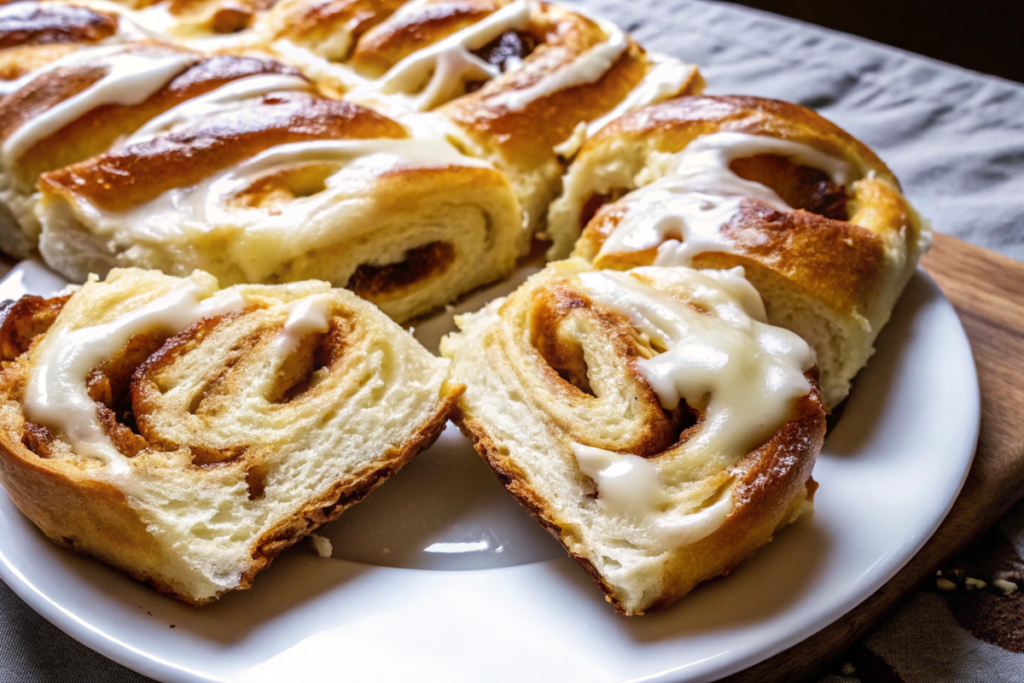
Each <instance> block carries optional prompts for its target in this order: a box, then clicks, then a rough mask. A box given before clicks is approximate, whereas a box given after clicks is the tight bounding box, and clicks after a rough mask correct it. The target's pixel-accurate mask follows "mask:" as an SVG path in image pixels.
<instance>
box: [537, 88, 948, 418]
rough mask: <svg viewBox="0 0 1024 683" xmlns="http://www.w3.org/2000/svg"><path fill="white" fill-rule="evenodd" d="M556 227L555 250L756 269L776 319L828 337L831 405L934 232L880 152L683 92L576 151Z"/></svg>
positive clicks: (818, 128) (764, 110) (838, 133)
mask: <svg viewBox="0 0 1024 683" xmlns="http://www.w3.org/2000/svg"><path fill="white" fill-rule="evenodd" d="M581 230H582V236H580V232H581ZM548 234H549V235H550V237H551V238H552V239H553V241H554V246H553V247H552V249H551V255H552V256H559V255H562V254H566V253H568V251H569V250H570V249H571V248H572V245H573V241H574V240H576V238H577V236H580V238H579V241H578V242H576V245H575V248H574V250H573V252H572V253H573V254H575V255H577V256H581V257H584V258H586V259H588V260H590V261H592V262H593V263H594V265H596V266H597V267H599V268H620V269H622V268H631V267H633V266H637V265H644V264H656V265H686V266H690V265H692V266H694V267H699V268H732V267H734V266H738V265H739V266H743V267H744V268H745V270H746V274H747V277H748V279H749V280H750V281H751V282H752V283H753V284H754V286H755V287H757V289H758V291H759V292H760V293H761V295H762V296H763V297H764V301H765V306H766V308H767V311H768V319H769V321H770V322H772V324H775V325H780V326H782V327H786V328H788V329H790V330H793V331H795V332H797V333H798V334H800V335H801V336H802V337H803V338H804V339H806V340H807V341H808V342H809V343H810V344H811V345H812V346H813V347H814V349H815V351H816V353H817V359H818V365H819V367H820V369H821V384H822V390H823V394H824V397H825V402H826V404H828V405H829V406H835V405H836V404H838V403H839V402H840V401H842V400H843V399H844V398H845V397H846V395H847V393H848V392H849V389H850V380H851V379H852V378H853V377H854V375H856V373H857V372H858V371H859V370H860V369H861V368H862V367H863V366H864V365H865V364H866V363H867V360H868V358H869V357H870V355H871V353H872V352H873V344H874V340H875V337H876V336H877V335H878V333H879V331H880V330H881V329H882V327H883V326H884V325H885V323H886V322H887V321H888V319H889V316H890V314H891V312H892V309H893V307H894V306H895V304H896V301H897V300H898V299H899V296H900V294H901V293H902V291H903V288H904V286H905V285H906V283H907V281H908V280H909V278H910V276H911V274H912V273H913V271H914V269H915V267H916V265H917V261H918V259H919V257H920V256H921V254H922V253H923V251H924V250H925V249H926V248H927V245H928V244H929V241H930V230H929V228H928V226H927V224H926V223H925V222H924V221H922V220H921V218H920V217H919V216H918V215H917V213H916V212H915V211H914V209H913V208H912V207H911V206H910V204H909V203H908V202H907V200H906V199H905V198H904V197H903V194H902V193H901V191H900V186H899V183H898V181H897V180H896V178H895V177H894V176H893V174H892V172H891V171H890V170H889V169H888V168H887V167H886V166H885V164H884V163H882V161H881V160H880V159H879V158H878V157H877V156H875V154H874V153H873V152H872V151H871V150H870V149H868V148H867V147H866V146H864V145H863V144H862V143H860V142H859V141H857V140H855V139H854V138H853V137H852V136H850V135H849V134H848V133H846V132H844V131H842V130H840V129H839V128H838V127H836V126H835V125H833V124H831V123H829V122H828V121H826V120H825V119H823V118H822V117H820V116H818V115H817V114H815V113H813V112H811V111H809V110H807V109H804V108H803V107H799V106H797V105H794V104H788V103H785V102H778V101H774V100H764V99H757V98H752V97H683V98H680V99H677V100H674V101H671V102H665V103H662V104H657V105H653V106H651V107H649V108H646V109H643V110H640V111H637V112H634V113H632V114H628V115H626V116H623V117H622V118H620V119H618V120H617V121H614V122H612V123H611V124H609V125H608V126H607V127H606V128H604V129H603V130H602V131H601V132H600V133H599V134H597V135H596V136H595V137H594V138H593V139H591V140H590V141H589V142H587V144H586V145H585V146H584V147H583V149H582V150H581V152H580V154H579V155H578V157H577V158H576V160H575V161H574V163H573V165H572V167H571V169H570V171H569V173H568V175H567V176H566V180H565V190H564V193H563V195H562V197H561V198H560V199H559V200H558V201H557V202H556V203H555V204H554V205H553V206H552V208H551V211H550V215H549V218H548Z"/></svg>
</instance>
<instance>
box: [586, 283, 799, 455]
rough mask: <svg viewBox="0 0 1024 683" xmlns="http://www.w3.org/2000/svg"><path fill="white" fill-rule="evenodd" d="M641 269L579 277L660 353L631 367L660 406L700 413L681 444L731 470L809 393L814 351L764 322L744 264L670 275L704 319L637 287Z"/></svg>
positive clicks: (597, 299) (642, 285) (669, 299)
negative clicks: (693, 430) (697, 425)
mask: <svg viewBox="0 0 1024 683" xmlns="http://www.w3.org/2000/svg"><path fill="white" fill-rule="evenodd" d="M643 272H644V269H643V268H638V269H635V270H633V271H630V273H628V274H626V273H619V272H613V271H602V272H595V273H581V274H580V276H579V281H580V283H581V284H582V285H583V287H584V288H585V289H586V290H587V292H588V294H589V295H590V296H591V298H593V300H594V301H595V302H597V303H599V304H600V305H602V306H604V307H606V308H608V309H610V310H612V311H614V312H616V313H618V314H620V315H622V316H624V317H626V318H627V319H628V320H629V321H630V323H631V324H632V326H633V327H634V328H635V329H636V330H638V331H639V332H641V333H642V334H645V335H647V336H648V337H649V338H650V340H651V344H652V346H653V347H654V348H655V349H657V350H660V351H661V353H659V354H658V355H656V356H654V357H653V358H648V359H641V360H639V361H637V365H638V367H639V369H640V373H641V375H643V377H644V378H645V379H646V380H647V381H648V383H649V384H650V385H651V388H652V389H654V392H655V393H656V394H657V395H658V399H659V400H660V402H661V405H662V407H664V408H665V409H668V410H671V409H673V408H676V407H677V406H678V405H679V403H680V401H686V404H687V405H689V406H690V407H691V408H696V409H703V410H704V411H705V417H704V420H703V421H702V423H701V426H700V428H699V429H698V431H697V433H696V434H695V435H694V436H693V437H691V438H690V439H689V440H688V441H687V448H688V449H699V450H702V451H704V452H706V453H707V454H708V455H709V456H714V457H716V458H720V459H722V460H724V462H725V463H726V464H727V465H733V464H735V463H736V462H737V461H738V460H739V459H740V458H742V457H743V456H744V455H746V454H747V453H748V452H749V451H750V450H751V449H753V448H755V447H757V446H758V445H760V444H762V443H764V441H766V440H767V439H768V438H769V437H770V436H771V435H772V434H774V433H775V432H777V431H778V430H779V429H780V428H781V427H782V425H784V424H785V423H786V422H787V420H788V419H789V416H790V414H791V412H792V408H793V403H794V401H796V399H798V398H800V397H801V396H806V395H807V393H808V392H809V391H810V385H809V384H808V382H807V379H806V378H805V377H804V373H805V372H806V371H807V370H809V369H810V368H812V367H813V366H814V352H813V351H811V348H810V347H809V346H808V345H807V343H806V342H804V341H803V340H802V339H800V337H798V336H797V335H795V334H793V333H792V332H789V331H788V330H784V329H782V328H779V327H774V326H771V325H768V324H767V323H766V317H765V311H764V305H763V304H762V303H761V298H760V296H759V295H758V293H757V291H756V290H755V289H754V288H753V286H751V285H750V284H749V283H748V282H747V281H746V280H745V279H744V278H743V269H742V268H734V269H732V270H728V271H694V270H689V269H686V270H679V271H678V272H677V273H674V274H673V277H674V278H676V279H678V280H680V281H685V282H687V284H688V286H689V287H690V291H691V292H692V294H691V302H692V303H696V304H698V305H700V306H701V307H705V308H707V309H708V310H709V312H708V313H705V312H701V311H699V310H698V309H697V308H695V307H693V306H691V305H687V304H684V303H681V302H679V301H677V300H676V299H674V298H672V297H670V296H668V295H667V294H664V293H661V292H659V291H657V290H655V289H654V288H652V287H650V286H649V285H647V284H645V283H643V282H642V281H641V280H640V279H639V278H638V277H637V276H642V275H643Z"/></svg>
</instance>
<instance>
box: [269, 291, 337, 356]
mask: <svg viewBox="0 0 1024 683" xmlns="http://www.w3.org/2000/svg"><path fill="white" fill-rule="evenodd" d="M330 313H331V297H330V295H328V294H314V295H312V296H307V297H305V298H302V299H299V300H298V301H296V302H294V303H292V304H291V308H290V310H289V312H288V319H287V320H285V322H284V328H283V329H282V331H281V336H280V337H278V338H277V343H276V347H275V352H276V353H277V357H278V358H280V359H284V358H287V357H288V356H289V355H290V354H291V353H292V352H293V351H295V349H296V348H297V347H298V345H299V342H301V341H302V339H303V338H304V337H305V336H306V335H309V334H313V333H314V332H326V331H327V330H328V329H329V328H330V324H331V321H330Z"/></svg>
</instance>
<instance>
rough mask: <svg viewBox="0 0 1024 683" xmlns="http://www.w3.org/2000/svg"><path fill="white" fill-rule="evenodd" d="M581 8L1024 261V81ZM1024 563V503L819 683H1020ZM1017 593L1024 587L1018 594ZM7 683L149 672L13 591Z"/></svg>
mask: <svg viewBox="0 0 1024 683" xmlns="http://www.w3.org/2000/svg"><path fill="white" fill-rule="evenodd" d="M579 4H581V5H583V6H584V7H585V8H587V9H590V10H593V11H594V12H596V13H599V14H602V15H604V16H607V17H608V18H610V19H612V20H613V21H615V22H617V23H618V24H619V25H620V26H623V27H625V28H627V29H628V30H629V31H630V32H632V33H633V34H634V35H635V36H636V38H637V39H638V40H639V41H640V42H641V43H642V44H643V45H645V46H646V47H648V48H649V49H651V50H655V51H659V52H665V53H669V54H672V55H675V56H677V57H680V58H682V59H686V60H688V61H692V62H696V63H698V64H700V65H701V67H702V71H703V73H704V76H705V78H706V79H707V82H708V93H720V94H725V93H738V94H751V95H761V96H767V97H775V98H779V99H786V100H792V101H795V102H799V103H801V104H804V105H807V106H810V107H813V108H815V109H818V110H819V111H820V112H821V113H822V114H824V115H825V116H826V117H828V118H830V119H832V120H833V121H835V122H836V123H838V124H839V125H840V126H843V127H844V128H846V129H847V130H849V131H850V132H851V133H853V134H854V135H856V136H857V137H859V138H861V139H862V140H864V142H866V143H867V144H868V145H870V146H871V147H873V148H874V149H875V150H876V151H877V152H878V154H879V155H880V156H881V157H882V158H883V159H884V160H885V161H886V162H887V163H888V164H889V165H890V166H891V167H892V169H893V170H894V171H895V173H896V175H897V176H898V177H899V178H900V180H901V181H902V183H903V185H904V188H905V190H906V193H907V195H908V196H909V197H910V198H911V200H912V201H913V202H914V204H915V205H916V206H917V207H918V209H919V210H920V211H921V213H922V214H923V215H925V216H926V217H929V218H931V220H932V222H933V226H934V228H935V229H936V230H938V231H940V232H944V233H948V234H951V235H955V236H957V237H960V238H962V239H965V240H967V241H970V242H973V243H975V244H978V245H980V246H983V247H988V248H990V249H994V250H996V251H999V252H1001V253H1003V254H1006V255H1008V256H1011V257H1014V258H1017V259H1022V260H1024V201H1022V199H1021V198H1022V197H1024V115H1022V114H1021V112H1024V87H1022V86H1019V85H1016V84H1014V83H1010V82H1007V81H1002V80H1000V79H997V78H992V77H988V76H983V75H980V74H976V73H972V72H969V71H966V70H963V69H959V68H956V67H952V66H949V65H946V64H941V63H939V62H934V61H931V60H929V59H926V58H923V57H918V56H915V55H911V54H907V53H904V52H901V51H899V50H895V49H892V48H887V47H883V46H880V45H876V44H874V43H870V42H867V41H863V40H860V39H857V38H852V37H850V36H845V35H842V34H837V33H834V32H830V31H826V30H824V29H820V28H817V27H813V26H809V25H806V24H802V23H799V22H796V21H792V20H788V19H782V18H779V17H775V16H772V15H768V14H764V13H760V12H756V11H753V10H748V9H745V8H739V7H734V6H728V5H722V4H717V3H711V2H700V1H698V0H629V1H626V0H590V1H589V2H582V3H579ZM1022 554H1024V505H1022V506H1018V507H1017V508H1016V509H1015V510H1014V511H1013V512H1011V513H1010V515H1008V516H1007V518H1006V519H1004V520H1003V522H1002V523H1000V524H999V525H998V526H997V527H996V528H995V529H993V530H992V531H990V532H989V533H988V534H987V535H986V536H985V537H984V538H983V539H982V540H981V541H980V542H979V543H978V545H977V546H975V547H974V548H973V549H972V550H971V551H970V552H969V553H967V554H966V555H965V556H964V557H963V558H960V559H958V560H956V561H955V562H953V563H952V564H951V565H950V567H949V568H947V569H945V570H944V571H943V577H936V579H939V578H945V579H947V580H949V581H951V582H952V586H953V588H952V589H950V590H943V589H942V588H940V585H939V584H940V583H941V584H942V586H944V587H945V588H947V589H948V588H949V586H950V584H948V583H943V582H939V581H937V580H936V581H933V582H932V583H931V584H930V586H929V587H928V588H926V589H925V590H923V591H921V592H920V593H919V594H917V595H916V596H914V597H913V598H912V599H910V600H909V601H908V602H907V603H906V604H905V605H904V606H903V607H902V608H901V609H900V610H899V611H898V612H897V613H896V614H895V615H894V616H893V617H892V618H890V619H889V620H888V621H886V622H885V623H883V624H882V625H881V626H880V627H878V628H877V629H875V631H874V632H872V633H871V634H869V635H868V636H867V637H866V638H865V639H864V640H863V641H861V642H860V643H858V644H857V645H856V646H854V647H853V648H851V650H850V651H849V652H847V653H845V654H844V655H843V656H842V657H841V658H840V659H839V660H838V661H837V662H836V663H834V665H833V666H832V670H831V672H830V673H828V674H827V675H826V676H825V677H824V678H822V679H821V683H856V682H857V681H862V682H863V683H874V682H879V683H896V682H900V681H903V682H905V683H925V682H927V683H949V682H960V681H985V682H986V683H1003V682H1005V683H1021V682H1022V681H1024V598H1022V597H1021V591H1020V589H1022V588H1024V560H1022V559H1021V556H1022ZM968 578H971V579H978V580H981V581H984V582H985V586H984V587H977V588H971V586H977V585H978V584H976V583H973V584H971V585H970V586H969V585H968V584H969V583H970V582H968V581H967V579H968ZM997 580H998V582H999V583H998V585H997V583H996V581H997ZM1011 585H1012V586H1015V587H1017V588H1018V591H1017V593H1016V594H1013V595H1004V594H1003V593H1004V591H1008V590H1009V586H1011ZM999 586H1002V587H1001V588H1000V587H999ZM969 588H970V589H969ZM0 680H2V681H12V682H17V683H21V682H26V683H37V682H38V683H73V682H74V683H77V682H80V681H81V682H87V681H88V682H94V681H112V682H114V683H122V682H123V683H140V682H142V681H146V680H148V679H146V678H144V677H143V676H140V675H137V674H134V673H132V672H130V671H128V670H127V669H124V668H123V667H121V666H119V665H117V664H114V663H113V662H110V661H109V660H107V659H105V658H104V657H102V656H101V655H99V654H96V653H94V652H92V651H90V650H89V649H87V648H85V647H84V646H82V645H80V644H78V643H77V642H75V641H74V640H72V639H71V638H70V637H68V636H66V635H64V634H62V633H61V632H60V631H58V630H57V629H56V628H54V627H53V626H51V625H50V624H49V623H47V622H46V621H45V620H44V619H43V618H42V617H40V616H38V615H36V614H35V613H34V612H32V611H31V610H30V609H29V608H28V607H27V606H26V605H25V604H24V603H22V602H21V600H19V599H18V598H17V597H16V596H15V595H14V594H13V593H12V592H11V590H10V589H9V588H7V587H6V586H4V585H3V584H0Z"/></svg>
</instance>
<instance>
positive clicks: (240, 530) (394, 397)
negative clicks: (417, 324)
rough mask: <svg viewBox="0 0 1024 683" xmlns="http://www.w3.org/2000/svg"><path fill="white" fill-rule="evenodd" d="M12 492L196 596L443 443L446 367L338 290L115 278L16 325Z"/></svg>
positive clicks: (254, 565)
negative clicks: (437, 442) (436, 441)
mask: <svg viewBox="0 0 1024 683" xmlns="http://www.w3.org/2000/svg"><path fill="white" fill-rule="evenodd" d="M0 352H2V354H3V367H2V370H0V481H2V482H3V484H4V486H5V488H6V489H7V491H8V493H9V494H10V496H11V498H12V499H13V500H14V502H15V503H16V504H17V506H18V507H19V508H20V509H21V511H22V512H23V513H24V514H25V515H26V516H27V517H28V518H29V519H31V520H32V521H33V522H35V523H36V524H37V525H38V526H39V528H40V529H42V531H43V532H44V533H45V534H46V535H47V536H48V537H49V538H50V539H52V540H53V541H55V542H56V543H58V544H60V545H63V546H66V547H68V548H72V549H74V550H77V551H80V552H84V553H88V554H90V555H93V556H95V557H97V558H99V559H101V560H103V561H105V562H108V563H110V564H112V565H114V566H115V567H118V568H120V569H122V570H124V571H125V572H127V573H129V574H131V575H132V576H134V577H135V578H137V579H140V580H142V581H146V582H149V583H151V584H152V585H153V586H155V587H156V588H157V589H159V590H161V591H163V592H166V593H170V594H172V595H174V596H175V597H178V598H180V599H182V600H185V601H187V602H190V603H195V604H201V603H204V602H208V601H210V600H214V599H216V598H217V597H218V596H219V595H221V594H222V593H224V592H225V591H230V590H238V589H244V588H248V587H249V586H250V584H251V583H252V581H253V578H254V576H255V575H256V573H257V572H259V571H260V570H261V569H263V568H264V567H266V566H267V565H268V564H269V563H270V562H271V560H272V559H273V558H274V557H275V556H276V555H277V554H278V553H279V552H281V551H282V550H283V549H285V548H287V547H288V546H290V545H291V544H292V543H295V542H296V541H297V540H299V539H301V538H302V537H304V536H305V535H306V534H308V533H310V532H311V531H312V530H314V529H315V528H316V527H317V526H319V525H320V524H322V523H324V522H326V521H329V520H331V519H333V518H335V517H337V516H338V515H339V514H340V513H341V512H342V511H343V510H345V509H346V508H347V507H349V506H350V505H352V504H354V503H356V502H358V501H359V500H361V499H362V498H363V497H364V496H365V495H367V494H368V493H369V492H370V491H371V490H372V489H373V488H375V487H376V486H377V485H378V484H380V483H381V482H382V481H383V480H384V479H386V478H387V477H388V476H389V475H391V474H392V473H394V472H395V471H397V470H398V469H399V468H400V467H402V465H404V464H405V463H406V462H408V461H409V460H410V459H411V458H412V457H413V456H414V455H415V454H416V453H417V452H418V451H419V450H421V449H422V448H424V447H426V446H428V445H429V444H430V443H431V442H432V441H433V440H434V439H435V438H436V436H437V435H438V433H439V432H440V431H441V429H442V428H443V425H444V422H445V420H446V418H447V415H448V412H449V409H450V403H451V401H452V400H453V397H454V396H455V395H456V394H457V391H455V392H446V391H445V390H443V389H442V382H443V381H444V378H445V374H446V366H447V361H445V360H443V359H439V358H436V357H434V356H433V355H431V354H430V353H429V352H428V351H426V350H425V349H424V348H423V347H422V346H420V345H419V344H418V343H417V342H416V341H415V340H414V339H413V338H412V337H411V336H410V335H409V334H408V333H407V332H405V331H404V330H402V329H401V328H400V327H399V326H398V325H397V324H396V323H394V322H393V321H391V320H390V319H389V318H387V317H386V316H385V315H384V314H383V313H381V312H380V311H378V310H377V309H376V308H375V307H374V306H373V305H371V304H369V303H366V302H365V301H362V300H361V299H360V298H359V297H357V296H355V295H354V294H352V293H351V292H348V291H346V290H339V289H331V287H330V285H328V284H327V283H323V282H312V281H310V282H299V283H292V284H287V285H278V286H267V285H242V286H238V287H234V288H229V289H223V290H218V284H217V281H216V279H215V278H213V277H212V276H210V275H208V274H206V273H201V272H198V271H197V272H196V273H193V274H192V275H191V276H190V277H187V278H176V277H172V276H169V275H164V274H162V273H158V272H155V271H141V270H134V269H127V270H115V271H112V272H111V273H110V275H109V277H108V278H107V280H106V281H104V282H99V281H97V280H95V279H92V280H90V281H89V282H88V283H86V285H85V286H84V287H83V288H82V289H81V290H79V291H77V292H75V293H74V294H71V295H70V296H63V297H57V298H52V299H41V298H39V297H33V296H28V297H24V298H22V299H20V300H18V301H16V302H8V303H7V304H6V307H5V309H4V312H3V320H2V323H0Z"/></svg>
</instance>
